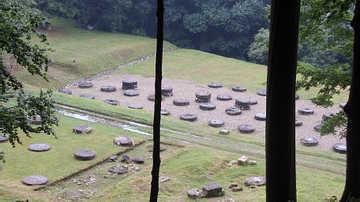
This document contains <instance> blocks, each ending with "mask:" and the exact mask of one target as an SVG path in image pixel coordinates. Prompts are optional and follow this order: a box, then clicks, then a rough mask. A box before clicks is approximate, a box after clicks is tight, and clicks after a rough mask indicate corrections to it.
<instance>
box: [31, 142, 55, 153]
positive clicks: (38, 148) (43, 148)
mask: <svg viewBox="0 0 360 202" xmlns="http://www.w3.org/2000/svg"><path fill="white" fill-rule="evenodd" d="M50 148H51V147H50V145H47V144H31V145H29V147H28V149H29V150H30V151H34V152H43V151H49V150H50Z"/></svg>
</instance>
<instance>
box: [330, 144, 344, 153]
mask: <svg viewBox="0 0 360 202" xmlns="http://www.w3.org/2000/svg"><path fill="white" fill-rule="evenodd" d="M332 148H333V151H334V152H337V153H340V154H345V153H346V145H344V144H341V143H336V144H334V145H333V147H332Z"/></svg>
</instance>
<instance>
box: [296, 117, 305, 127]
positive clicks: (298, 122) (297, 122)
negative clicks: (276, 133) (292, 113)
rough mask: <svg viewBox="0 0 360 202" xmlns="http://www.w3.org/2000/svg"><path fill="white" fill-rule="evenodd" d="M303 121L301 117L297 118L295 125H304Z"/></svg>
mask: <svg viewBox="0 0 360 202" xmlns="http://www.w3.org/2000/svg"><path fill="white" fill-rule="evenodd" d="M302 124H303V123H302V121H301V120H300V119H295V126H302Z"/></svg>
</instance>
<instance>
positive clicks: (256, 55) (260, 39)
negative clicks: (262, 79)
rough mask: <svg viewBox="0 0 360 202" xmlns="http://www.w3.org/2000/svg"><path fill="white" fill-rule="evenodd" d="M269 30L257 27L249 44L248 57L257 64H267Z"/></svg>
mask: <svg viewBox="0 0 360 202" xmlns="http://www.w3.org/2000/svg"><path fill="white" fill-rule="evenodd" d="M269 34H270V32H269V30H268V29H263V28H261V29H259V33H257V34H256V35H255V37H254V39H255V41H254V42H253V43H251V44H250V46H249V52H248V56H249V58H250V59H251V60H252V61H254V62H256V63H259V64H264V65H267V63H268V57H269Z"/></svg>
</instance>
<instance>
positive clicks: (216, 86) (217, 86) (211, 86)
mask: <svg viewBox="0 0 360 202" xmlns="http://www.w3.org/2000/svg"><path fill="white" fill-rule="evenodd" d="M208 87H210V88H221V87H222V85H221V84H220V83H217V82H212V83H210V84H209V85H208Z"/></svg>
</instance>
